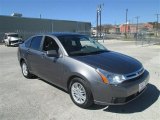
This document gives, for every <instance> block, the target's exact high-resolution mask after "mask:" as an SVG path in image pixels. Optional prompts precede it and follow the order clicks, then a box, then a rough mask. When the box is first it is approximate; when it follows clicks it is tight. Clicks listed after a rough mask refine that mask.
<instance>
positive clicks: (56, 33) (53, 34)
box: [39, 32, 83, 37]
mask: <svg viewBox="0 0 160 120" xmlns="http://www.w3.org/2000/svg"><path fill="white" fill-rule="evenodd" d="M39 35H51V36H56V37H59V36H67V35H68V36H69V35H83V34H80V33H73V32H53V33H42V34H39Z"/></svg>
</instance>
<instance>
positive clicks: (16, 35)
mask: <svg viewBox="0 0 160 120" xmlns="http://www.w3.org/2000/svg"><path fill="white" fill-rule="evenodd" d="M7 36H9V37H18V34H9V35H7Z"/></svg>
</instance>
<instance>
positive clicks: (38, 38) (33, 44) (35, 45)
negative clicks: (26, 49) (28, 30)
mask: <svg viewBox="0 0 160 120" xmlns="http://www.w3.org/2000/svg"><path fill="white" fill-rule="evenodd" d="M41 41H42V36H36V37H33V39H32V42H31V46H30V48H31V49H34V50H40V46H41Z"/></svg>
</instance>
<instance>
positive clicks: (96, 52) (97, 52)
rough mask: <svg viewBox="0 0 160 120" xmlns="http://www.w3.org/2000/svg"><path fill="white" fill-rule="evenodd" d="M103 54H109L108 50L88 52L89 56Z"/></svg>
mask: <svg viewBox="0 0 160 120" xmlns="http://www.w3.org/2000/svg"><path fill="white" fill-rule="evenodd" d="M104 52H109V50H99V51H94V52H90V54H100V53H104Z"/></svg>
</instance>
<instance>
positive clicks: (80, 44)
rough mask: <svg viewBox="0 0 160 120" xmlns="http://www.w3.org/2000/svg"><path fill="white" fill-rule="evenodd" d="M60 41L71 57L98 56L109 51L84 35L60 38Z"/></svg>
mask: <svg viewBox="0 0 160 120" xmlns="http://www.w3.org/2000/svg"><path fill="white" fill-rule="evenodd" d="M58 39H59V40H60V42H61V43H62V45H63V46H64V48H65V50H66V51H67V53H68V55H69V56H80V55H89V54H98V53H101V52H106V51H107V49H106V48H105V47H104V46H102V45H101V44H100V43H98V42H97V41H95V40H93V39H91V38H90V37H87V36H84V35H66V36H59V37H58Z"/></svg>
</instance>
